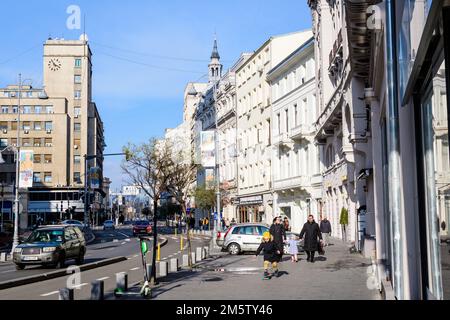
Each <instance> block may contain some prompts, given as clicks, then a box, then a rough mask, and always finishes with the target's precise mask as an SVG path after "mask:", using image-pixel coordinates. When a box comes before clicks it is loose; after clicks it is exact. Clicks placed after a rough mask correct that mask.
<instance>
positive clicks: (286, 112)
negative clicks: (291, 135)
mask: <svg viewBox="0 0 450 320" xmlns="http://www.w3.org/2000/svg"><path fill="white" fill-rule="evenodd" d="M284 119H285V120H286V132H289V110H288V109H286V110H284Z"/></svg>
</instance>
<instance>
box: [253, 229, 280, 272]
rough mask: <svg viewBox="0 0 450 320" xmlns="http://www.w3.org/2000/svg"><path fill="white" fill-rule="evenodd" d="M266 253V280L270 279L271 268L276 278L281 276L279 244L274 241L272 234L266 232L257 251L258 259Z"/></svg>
mask: <svg viewBox="0 0 450 320" xmlns="http://www.w3.org/2000/svg"><path fill="white" fill-rule="evenodd" d="M261 251H264V278H263V279H264V280H268V279H270V273H269V267H270V266H272V272H273V275H274V276H275V277H278V276H279V273H278V262H279V261H278V255H279V254H280V250H279V248H278V246H277V244H276V243H275V242H274V241H273V236H272V235H271V234H270V232H267V231H266V232H264V234H263V240H262V242H261V244H260V245H259V247H258V249H257V250H256V257H257V256H258V255H259V254H260V253H261Z"/></svg>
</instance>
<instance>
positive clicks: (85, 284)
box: [73, 283, 88, 289]
mask: <svg viewBox="0 0 450 320" xmlns="http://www.w3.org/2000/svg"><path fill="white" fill-rule="evenodd" d="M87 285H88V284H87V283H82V284H79V285H76V286H73V288H74V289H80V288H81V287H84V286H87Z"/></svg>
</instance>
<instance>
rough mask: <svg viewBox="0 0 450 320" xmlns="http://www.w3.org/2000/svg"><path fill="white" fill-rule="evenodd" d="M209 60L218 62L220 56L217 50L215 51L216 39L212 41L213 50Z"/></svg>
mask: <svg viewBox="0 0 450 320" xmlns="http://www.w3.org/2000/svg"><path fill="white" fill-rule="evenodd" d="M211 59H219V60H220V55H219V50H218V49H217V39H214V48H213V51H212V54H211Z"/></svg>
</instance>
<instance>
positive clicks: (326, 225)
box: [320, 217, 331, 246]
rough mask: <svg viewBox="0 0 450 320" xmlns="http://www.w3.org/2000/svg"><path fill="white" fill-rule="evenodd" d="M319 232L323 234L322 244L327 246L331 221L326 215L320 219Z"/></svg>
mask: <svg viewBox="0 0 450 320" xmlns="http://www.w3.org/2000/svg"><path fill="white" fill-rule="evenodd" d="M320 232H321V233H322V236H323V245H324V246H328V244H329V242H330V236H331V223H330V221H329V220H328V219H327V217H324V218H323V220H322V221H320Z"/></svg>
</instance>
